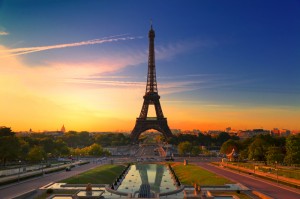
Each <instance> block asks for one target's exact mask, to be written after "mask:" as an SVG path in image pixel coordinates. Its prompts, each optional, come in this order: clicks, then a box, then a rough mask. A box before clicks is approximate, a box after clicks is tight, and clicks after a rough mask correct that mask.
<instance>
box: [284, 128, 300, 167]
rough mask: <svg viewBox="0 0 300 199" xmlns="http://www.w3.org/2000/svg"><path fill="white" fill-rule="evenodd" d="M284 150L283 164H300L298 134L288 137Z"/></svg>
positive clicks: (299, 140) (299, 139) (299, 135)
mask: <svg viewBox="0 0 300 199" xmlns="http://www.w3.org/2000/svg"><path fill="white" fill-rule="evenodd" d="M285 148H286V156H285V158H284V162H285V163H286V164H287V165H292V164H300V134H297V135H290V136H288V137H287V139H286V143H285Z"/></svg>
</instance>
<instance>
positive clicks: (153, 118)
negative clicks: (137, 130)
mask: <svg viewBox="0 0 300 199" xmlns="http://www.w3.org/2000/svg"><path fill="white" fill-rule="evenodd" d="M146 120H157V117H147V118H146Z"/></svg>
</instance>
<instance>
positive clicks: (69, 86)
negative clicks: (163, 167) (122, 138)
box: [0, 0, 300, 132]
mask: <svg viewBox="0 0 300 199" xmlns="http://www.w3.org/2000/svg"><path fill="white" fill-rule="evenodd" d="M299 19H300V2H299V1H298V0H290V1H274V0H272V1H268V0H266V1H260V0H251V1H238V0H236V1H233V0H228V1H221V0H203V1H197V0H189V1H179V0H172V1H171V0H169V1H168V0H167V1H157V0H154V1H139V0H130V1H117V0H112V1H104V0H89V1H85V0H2V1H1V0H0V126H9V127H11V128H12V130H14V131H26V130H29V129H30V128H31V129H32V130H33V131H44V130H59V129H60V128H61V126H62V125H63V124H64V125H65V127H66V129H67V130H76V131H83V130H87V131H128V132H130V131H131V130H132V129H133V127H134V124H135V120H136V118H137V117H138V116H139V114H140V111H141V108H142V103H143V95H144V94H145V89H146V77H147V67H148V65H147V61H148V31H149V29H150V20H151V21H152V24H153V29H154V30H155V33H156V37H155V59H156V61H155V62H156V72H157V82H158V92H159V95H160V96H161V98H160V102H161V105H162V109H163V112H164V115H165V116H166V117H167V119H168V124H169V127H170V128H171V129H182V130H189V129H190V130H191V129H200V130H208V129H213V130H224V129H225V128H226V127H231V128H232V129H241V130H243V129H254V128H264V129H273V128H284V129H290V130H293V129H300V123H299V119H300V67H299V66H300V37H299V35H300V23H299ZM149 115H150V116H155V113H154V108H153V107H152V106H151V107H150V111H149Z"/></svg>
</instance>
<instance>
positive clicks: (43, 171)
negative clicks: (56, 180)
mask: <svg viewBox="0 0 300 199" xmlns="http://www.w3.org/2000/svg"><path fill="white" fill-rule="evenodd" d="M43 162H44V158H42V175H43V176H44V165H43Z"/></svg>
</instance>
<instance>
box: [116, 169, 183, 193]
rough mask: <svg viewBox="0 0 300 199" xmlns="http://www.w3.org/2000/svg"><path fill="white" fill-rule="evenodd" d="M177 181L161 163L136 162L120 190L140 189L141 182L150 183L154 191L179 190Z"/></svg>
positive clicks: (131, 191) (130, 191) (133, 190)
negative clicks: (176, 184)
mask: <svg viewBox="0 0 300 199" xmlns="http://www.w3.org/2000/svg"><path fill="white" fill-rule="evenodd" d="M174 183H175V181H174V180H173V179H172V176H171V174H170V173H169V170H168V169H167V167H166V166H164V165H160V164H136V165H132V166H131V167H130V168H129V172H128V174H127V175H126V176H125V179H124V180H123V181H122V183H121V185H120V186H119V188H118V191H121V192H126V193H132V194H134V193H135V192H137V191H139V189H140V185H141V184H149V185H150V190H151V191H152V192H153V193H164V192H170V191H174V190H177V186H175V185H174Z"/></svg>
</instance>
